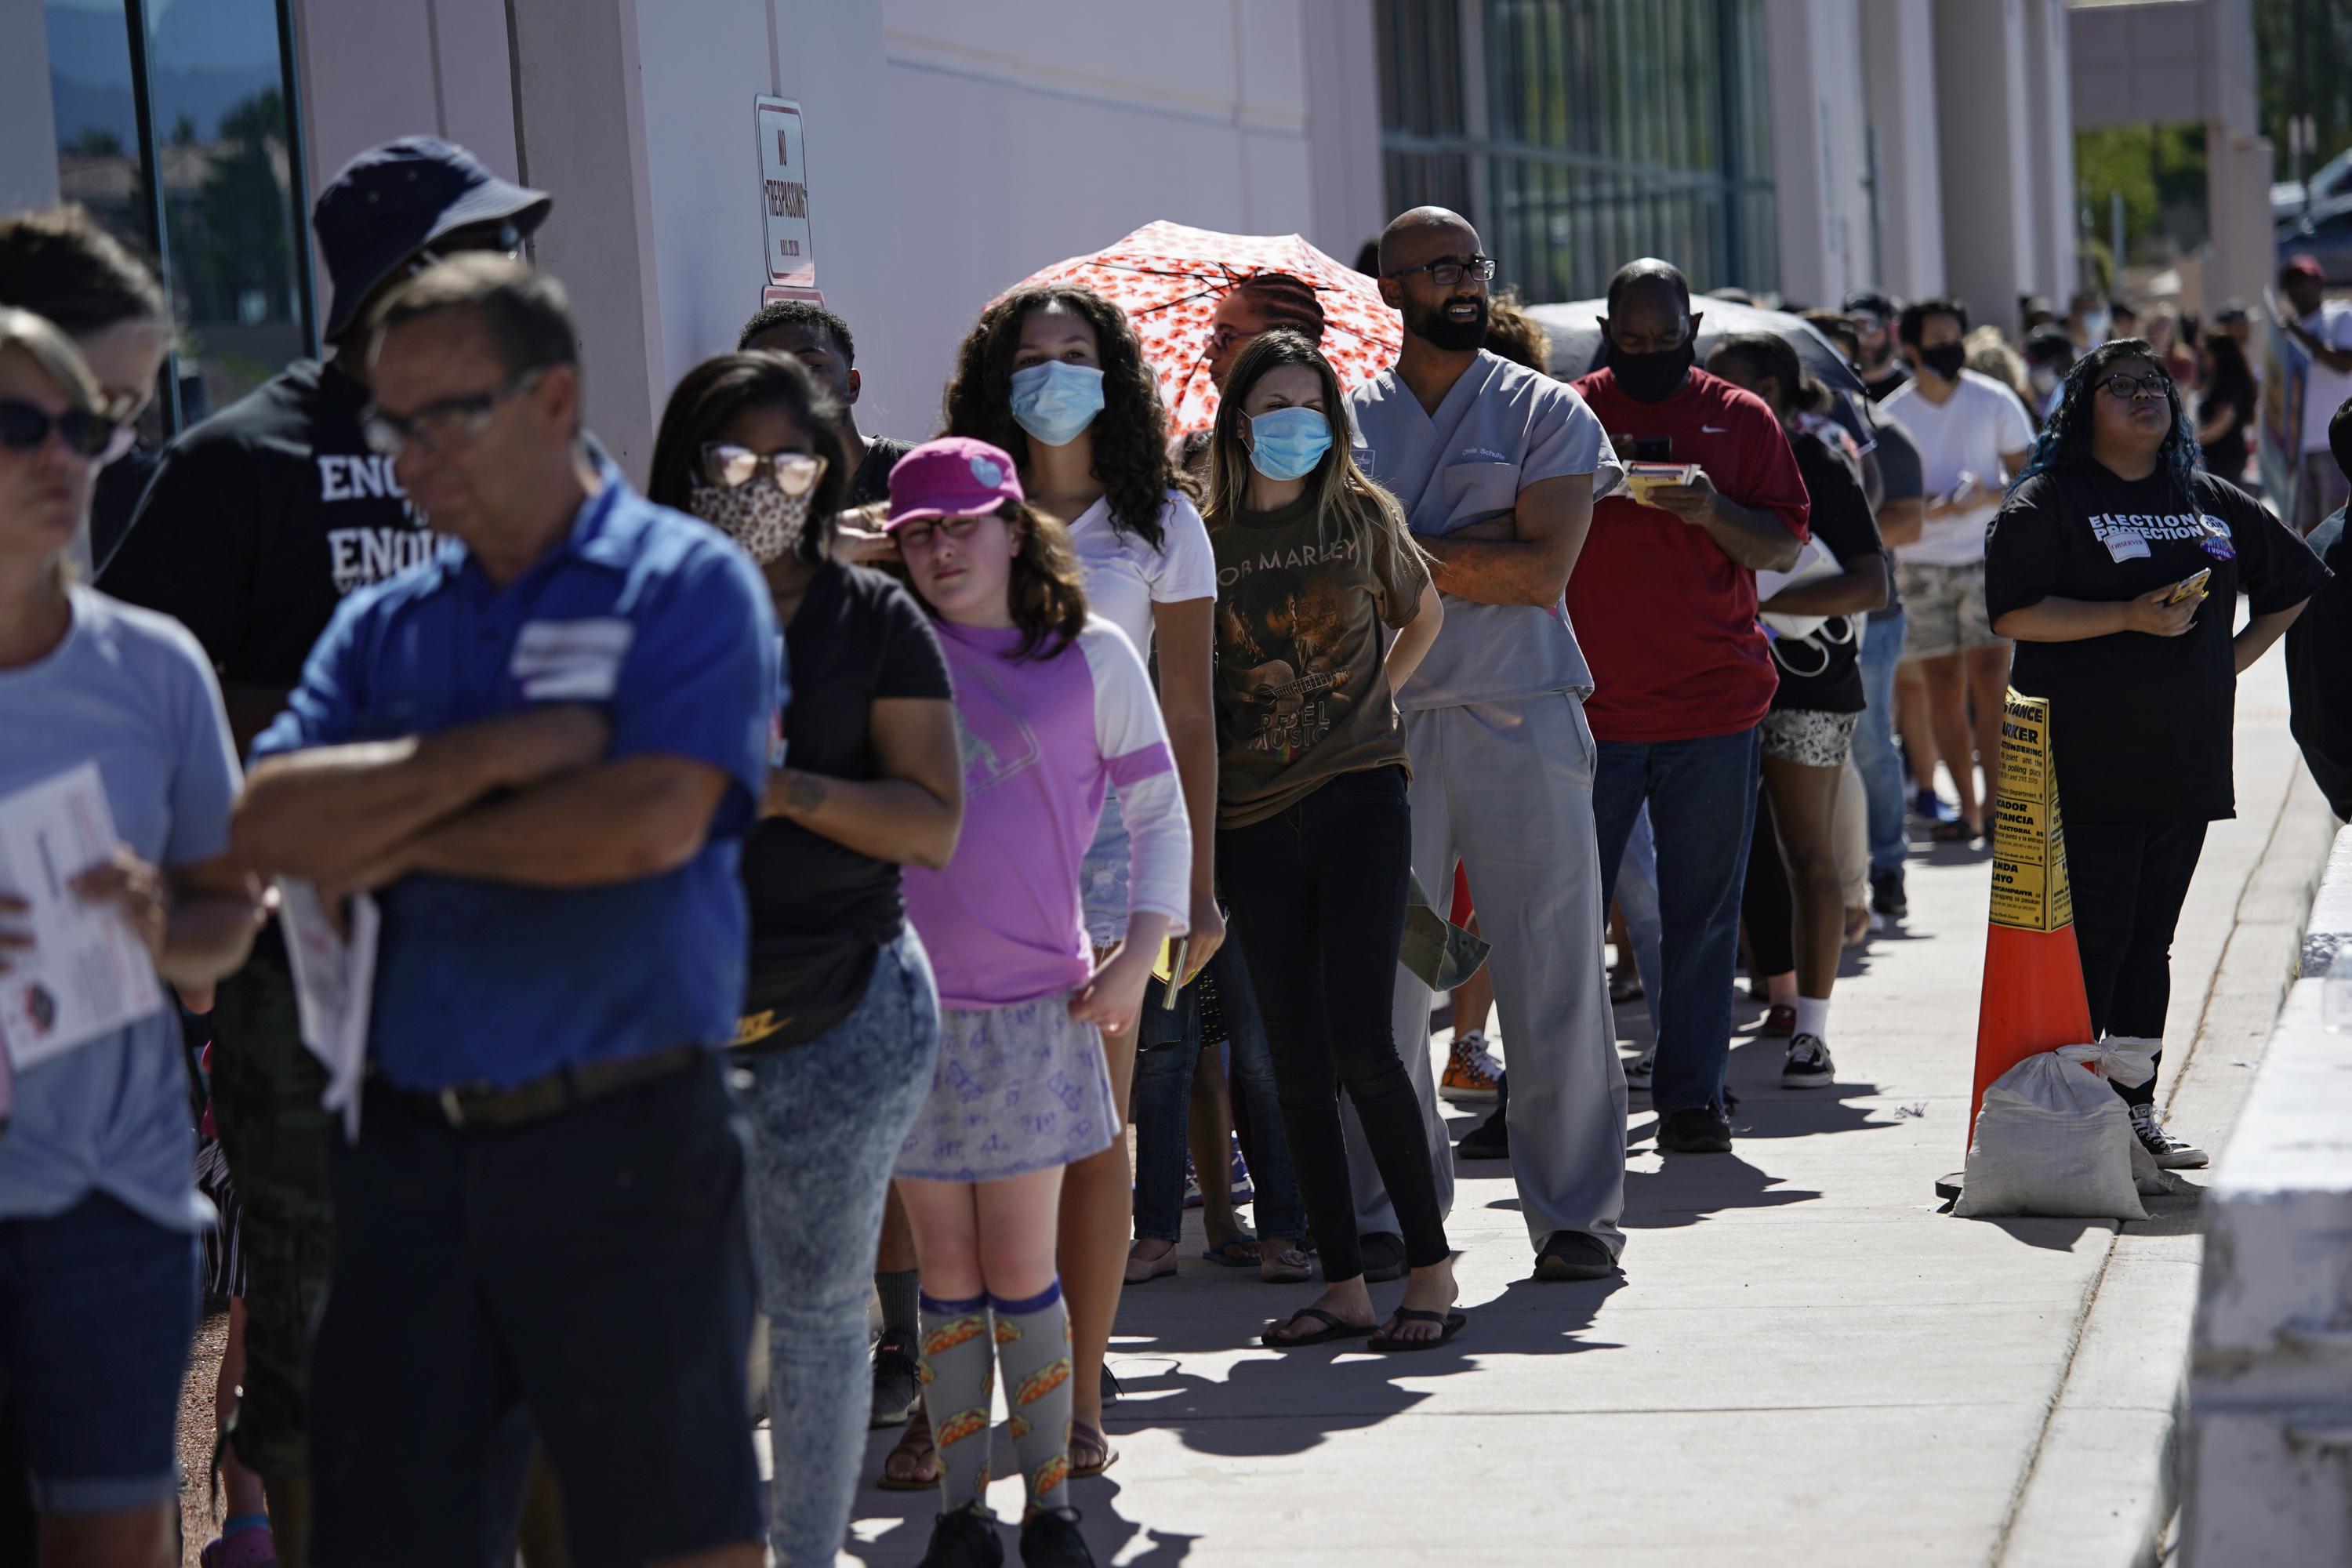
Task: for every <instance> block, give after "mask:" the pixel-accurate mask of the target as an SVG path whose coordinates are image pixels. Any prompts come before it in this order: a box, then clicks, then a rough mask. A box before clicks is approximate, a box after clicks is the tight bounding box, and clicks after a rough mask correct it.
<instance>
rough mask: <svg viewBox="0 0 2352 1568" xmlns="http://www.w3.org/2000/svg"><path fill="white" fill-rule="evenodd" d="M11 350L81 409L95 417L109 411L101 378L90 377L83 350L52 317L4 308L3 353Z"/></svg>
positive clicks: (0, 324) (0, 326)
mask: <svg viewBox="0 0 2352 1568" xmlns="http://www.w3.org/2000/svg"><path fill="white" fill-rule="evenodd" d="M10 349H16V350H18V351H19V352H21V353H23V354H24V355H25V356H26V358H28V359H30V360H31V361H32V362H33V363H34V364H36V365H37V366H39V367H40V370H41V373H42V374H45V375H47V377H48V378H49V379H50V380H51V381H53V382H55V383H57V385H58V391H59V392H62V393H64V394H65V395H67V396H68V397H69V398H71V399H73V401H74V404H75V405H76V406H77V407H79V408H83V409H87V410H88V411H89V412H90V413H92V414H102V413H104V412H105V405H106V395H105V394H104V393H103V392H101V391H100V390H99V384H98V378H97V377H96V376H93V375H92V374H89V366H88V365H87V364H84V363H82V357H81V351H80V350H79V349H77V348H75V347H74V345H73V340H72V339H71V338H69V337H68V336H66V335H65V333H64V332H62V331H59V330H58V328H57V327H55V326H53V325H51V324H50V322H49V321H48V318H47V317H45V316H36V315H35V314H33V312H32V311H30V310H16V308H14V307H13V306H8V305H0V353H7V352H8V351H9V350H10Z"/></svg>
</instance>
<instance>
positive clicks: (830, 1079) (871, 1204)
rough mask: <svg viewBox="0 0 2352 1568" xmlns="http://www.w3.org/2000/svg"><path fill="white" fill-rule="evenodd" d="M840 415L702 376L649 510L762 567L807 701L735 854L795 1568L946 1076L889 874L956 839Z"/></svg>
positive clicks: (943, 752)
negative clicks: (666, 513) (844, 508)
mask: <svg viewBox="0 0 2352 1568" xmlns="http://www.w3.org/2000/svg"><path fill="white" fill-rule="evenodd" d="M842 412H843V411H842V410H841V409H840V408H839V407H838V406H837V405H835V403H834V402H833V401H832V399H831V398H830V397H828V396H827V395H826V393H825V388H824V384H823V383H822V382H821V381H820V380H819V379H818V377H817V375H816V374H815V373H814V372H812V371H810V370H808V369H807V368H805V365H804V363H803V361H802V360H800V359H797V358H787V357H785V356H783V355H782V354H776V353H732V354H722V355H720V356H719V357H718V358H716V359H712V360H708V361H706V362H704V363H702V364H700V365H698V366H697V367H696V368H695V369H693V370H692V371H689V372H688V374H687V375H686V378H685V379H684V380H682V381H680V382H679V383H678V384H677V390H675V391H674V392H672V393H671V394H670V399H669V405H668V407H667V410H665V412H664V413H663V416H662V424H661V432H660V434H659V436H658V437H656V440H655V444H654V457H653V479H652V482H651V484H649V485H648V486H647V487H646V493H647V495H648V497H649V499H651V500H653V501H654V502H655V503H656V505H662V506H669V507H673V508H675V509H677V510H680V511H686V512H690V513H692V514H693V515H694V516H696V517H699V518H701V519H702V520H703V521H705V522H708V523H709V524H710V525H711V526H713V527H714V528H717V529H718V530H719V531H721V532H723V533H725V534H726V535H727V536H728V537H729V538H730V539H732V540H734V541H735V542H736V543H738V544H740V546H742V548H743V550H744V552H746V553H747V554H749V555H750V556H751V560H752V563H753V564H755V565H757V566H758V567H759V568H760V570H761V574H762V575H764V576H765V577H766V578H767V582H768V590H769V593H770V595H771V596H772V600H773V603H774V605H775V611H776V618H777V620H778V622H779V623H780V624H782V626H783V627H784V654H785V660H786V663H787V664H788V666H789V667H790V668H791V669H792V670H793V684H794V685H795V686H796V688H797V690H796V691H795V693H794V694H793V700H792V701H791V703H790V704H789V705H787V706H785V707H784V708H783V710H782V713H781V715H780V720H781V727H780V729H779V730H778V731H777V740H778V742H779V745H778V747H777V748H776V750H777V754H776V755H775V756H773V757H772V762H774V763H775V764H776V766H775V768H774V771H773V772H772V773H771V774H770V775H769V779H768V791H767V795H766V796H765V798H764V799H763V800H762V801H761V806H760V818H761V820H760V822H759V825H758V826H756V827H754V828H753V829H752V830H751V836H750V837H749V838H748V839H747V840H746V841H745V844H744V847H743V889H744V893H745V895H746V897H747V898H748V900H750V904H751V958H750V973H751V989H750V991H749V993H748V994H747V996H746V998H745V1000H744V1003H743V1006H742V1009H741V1011H742V1017H741V1019H740V1023H739V1025H738V1026H737V1030H736V1034H735V1042H734V1043H735V1047H736V1050H735V1057H734V1060H735V1062H736V1063H737V1065H738V1067H739V1068H740V1070H741V1071H742V1072H743V1073H744V1074H745V1075H746V1076H747V1078H748V1083H744V1084H742V1086H741V1088H740V1093H741V1094H742V1097H743V1100H744V1104H745V1107H746V1109H747V1110H750V1112H751V1117H752V1120H753V1123H754V1128H755V1131H756V1133H757V1136H756V1138H755V1139H754V1141H753V1143H752V1149H751V1215H752V1221H753V1237H754V1239H755V1241H756V1243H757V1245H758V1248H759V1259H760V1270H759V1273H760V1301H761V1310H762V1311H763V1312H764V1313H765V1314H766V1318H767V1332H768V1378H769V1386H768V1388H767V1389H766V1390H765V1391H764V1392H765V1394H766V1396H767V1409H768V1420H769V1426H770V1429H771V1430H772V1431H775V1432H786V1433H791V1434H793V1441H794V1445H795V1447H794V1455H793V1459H792V1461H791V1462H790V1463H785V1464H780V1465H777V1466H776V1467H774V1470H775V1475H774V1484H773V1491H772V1499H771V1507H770V1510H769V1521H768V1528H769V1544H770V1545H771V1546H772V1548H773V1550H774V1552H775V1556H776V1561H777V1562H778V1563H781V1564H783V1565H785V1568H797V1565H800V1564H813V1565H819V1568H830V1565H831V1563H833V1561H834V1559H835V1557H836V1556H837V1555H838V1554H839V1553H840V1552H841V1548H842V1542H843V1541H844V1540H845V1538H846V1536H847V1532H848V1529H849V1518H850V1510H851V1507H852V1505H853V1502H854V1500H855V1499H856V1491H857V1467H858V1465H859V1464H860V1463H861V1462H862V1461H863V1459H864V1458H865V1440H864V1433H865V1431H866V1426H867V1425H868V1423H869V1420H870V1417H871V1413H872V1405H871V1400H870V1398H869V1395H868V1386H867V1375H866V1277H867V1273H868V1270H869V1268H870V1267H871V1265H872V1263H873V1259H874V1249H875V1245H876V1242H877V1238H878V1237H879V1236H880V1234H881V1229H882V1210H883V1203H884V1194H886V1193H887V1192H888V1190H889V1187H890V1170H891V1166H892V1164H893V1163H894V1162H895V1161H896V1160H897V1158H898V1148H899V1145H900V1144H901V1143H903V1142H905V1141H906V1136H907V1131H908V1128H909V1127H910V1126H912V1125H913V1122H914V1120H915V1114H916V1112H917V1111H918V1110H920V1109H921V1106H922V1102H923V1097H924V1095H925V1094H926V1093H927V1092H929V1089H930V1085H931V1077H932V1070H933V1068H934V1065H935V1064H936V1062H937V1059H938V1056H939V1037H940V1032H939V1001H938V995H937V993H936V992H935V990H934V989H933V986H932V982H931V968H930V962H929V959H928V958H927V957H926V956H925V955H924V952H923V945H922V942H921V941H920V940H919V938H917V937H916V935H915V934H914V931H912V929H911V928H909V927H908V924H907V920H906V904H905V900H904V898H903V897H902V895H901V892H900V889H899V872H898V868H899V867H900V866H902V865H919V866H928V867H929V868H933V869H937V868H940V867H941V866H944V865H946V864H947V862H948V859H949V858H950V856H952V855H953V854H954V852H955V844H956V837H957V834H958V831H959V829H960V828H961V824H962V820H963V770H962V767H961V763H960V762H959V760H958V752H957V742H956V723H955V709H954V706H953V695H954V693H953V689H952V687H951V686H950V683H949V679H948V670H947V663H946V660H945V658H944V657H943V656H942V655H941V654H940V645H939V637H938V636H937V635H936V634H935V633H934V632H933V631H932V630H931V625H930V621H929V617H927V616H925V615H924V614H923V612H922V610H921V608H920V607H919V605H917V604H916V603H915V601H914V599H913V597H912V596H911V595H908V592H907V591H906V590H905V589H904V588H902V587H900V586H899V585H898V583H896V582H895V581H893V580H892V579H891V578H889V577H887V576H884V575H883V574H880V573H878V572H872V571H868V570H866V568H863V567H858V566H847V565H844V564H842V563H839V562H838V561H836V560H835V559H833V557H832V555H831V553H830V550H829V544H830V537H831V531H832V522H833V518H834V514H835V512H836V511H837V510H839V508H840V501H841V497H842V492H843V489H844V488H845V484H846V479H847V475H848V474H849V473H850V471H851V465H850V462H849V460H848V454H847V450H846V441H845V437H844V436H843V435H842V434H841V424H840V416H841V415H842ZM739 1081H740V1080H739ZM912 1344H913V1342H912V1340H911V1339H910V1340H909V1348H910V1349H911V1348H912Z"/></svg>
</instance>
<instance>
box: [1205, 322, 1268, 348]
mask: <svg viewBox="0 0 2352 1568" xmlns="http://www.w3.org/2000/svg"><path fill="white" fill-rule="evenodd" d="M1256 336H1258V334H1257V333H1256V332H1245V331H1242V330H1241V329H1240V328H1239V327H1219V328H1218V329H1217V330H1216V331H1213V332H1211V333H1210V334H1209V352H1210V353H1215V354H1221V353H1224V352H1225V351H1226V350H1227V349H1229V348H1232V347H1234V345H1235V344H1237V343H1245V342H1249V341H1250V340H1251V339H1253V338H1255V337H1256Z"/></svg>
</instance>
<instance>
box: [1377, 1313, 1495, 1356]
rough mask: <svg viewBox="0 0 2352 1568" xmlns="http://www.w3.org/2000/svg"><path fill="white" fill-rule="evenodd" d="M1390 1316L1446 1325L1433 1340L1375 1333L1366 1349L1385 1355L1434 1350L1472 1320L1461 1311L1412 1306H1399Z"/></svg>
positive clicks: (1394, 1319)
mask: <svg viewBox="0 0 2352 1568" xmlns="http://www.w3.org/2000/svg"><path fill="white" fill-rule="evenodd" d="M1390 1318H1391V1321H1400V1320H1401V1321H1404V1322H1408V1323H1440V1324H1443V1325H1444V1332H1442V1333H1440V1334H1439V1335H1438V1336H1437V1337H1436V1338H1435V1339H1433V1340H1398V1339H1391V1338H1390V1337H1389V1336H1388V1335H1386V1334H1374V1335H1373V1336H1372V1337H1371V1339H1370V1341H1369V1342H1367V1343H1366V1344H1365V1346H1364V1348H1365V1349H1366V1350H1370V1351H1379V1352H1381V1353H1382V1354H1384V1355H1402V1354H1403V1353H1404V1352H1407V1351H1433V1350H1435V1349H1436V1348H1437V1347H1438V1346H1440V1345H1442V1344H1444V1343H1445V1342H1447V1341H1448V1340H1451V1339H1452V1338H1453V1337H1454V1335H1456V1334H1458V1333H1460V1332H1461V1331H1462V1326H1463V1325H1464V1324H1465V1323H1467V1322H1468V1321H1470V1320H1469V1319H1468V1318H1466V1317H1465V1316H1464V1315H1463V1314H1462V1313H1460V1312H1423V1311H1421V1310H1418V1309H1415V1308H1412V1307H1399V1308H1398V1309H1397V1310H1395V1311H1394V1312H1392V1313H1391V1314H1390Z"/></svg>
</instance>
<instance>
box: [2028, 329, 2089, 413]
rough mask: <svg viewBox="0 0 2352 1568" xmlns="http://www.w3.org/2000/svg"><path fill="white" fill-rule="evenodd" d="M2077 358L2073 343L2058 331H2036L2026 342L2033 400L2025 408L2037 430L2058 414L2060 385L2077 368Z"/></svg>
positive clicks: (2030, 399) (2029, 385)
mask: <svg viewBox="0 0 2352 1568" xmlns="http://www.w3.org/2000/svg"><path fill="white" fill-rule="evenodd" d="M2077 357H2078V356H2077V355H2076V353H2075V352H2074V340H2073V339H2072V338H2069V337H2068V336H2067V335H2066V334H2065V333H2064V332H2063V331H2060V330H2059V329H2058V328H2056V327H2036V328H2034V329H2033V332H2032V335H2031V336H2029V337H2028V338H2027V339H2026V340H2025V379H2026V385H2027V388H2028V390H2029V391H2031V392H2032V397H2031V398H2029V399H2028V400H2027V403H2026V408H2027V411H2028V412H2030V413H2031V414H2032V416H2033V425H2034V428H2036V429H2040V428H2041V427H2042V424H2043V422H2044V421H2046V420H2047V419H2048V418H2049V417H2050V416H2051V415H2052V414H2053V413H2054V412H2055V411H2056V410H2057V407H2058V384H2059V383H2061V382H2063V381H2064V380H2065V379H2066V373H2067V372H2068V371H2070V370H2072V369H2074V361H2075V359H2076V358H2077Z"/></svg>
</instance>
